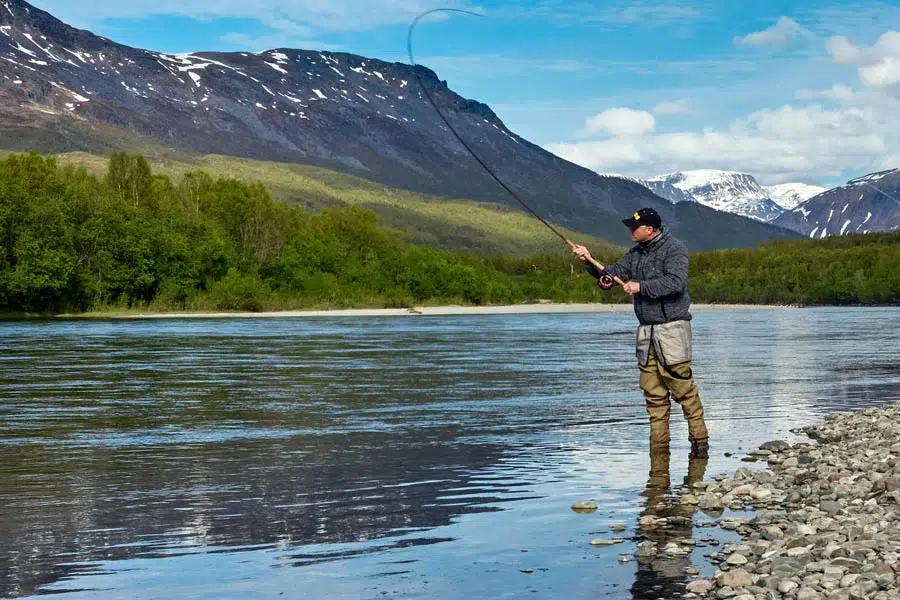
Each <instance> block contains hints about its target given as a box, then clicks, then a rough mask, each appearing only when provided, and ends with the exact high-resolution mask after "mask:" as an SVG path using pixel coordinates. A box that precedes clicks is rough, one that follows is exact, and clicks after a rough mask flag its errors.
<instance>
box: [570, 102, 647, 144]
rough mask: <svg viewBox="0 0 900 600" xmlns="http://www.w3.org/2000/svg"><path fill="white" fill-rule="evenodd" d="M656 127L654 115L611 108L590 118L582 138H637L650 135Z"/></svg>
mask: <svg viewBox="0 0 900 600" xmlns="http://www.w3.org/2000/svg"><path fill="white" fill-rule="evenodd" d="M655 127H656V119H654V118H653V115H651V114H650V113H648V112H646V111H643V110H632V109H630V108H610V109H607V110H604V111H603V112H601V113H599V114H596V115H594V116H593V117H591V118H589V119H588V120H587V122H586V123H585V124H584V129H582V130H581V134H580V135H581V137H592V136H596V135H601V134H608V135H613V136H616V137H635V136H642V135H645V134H648V133H650V132H651V131H653V129H654V128H655Z"/></svg>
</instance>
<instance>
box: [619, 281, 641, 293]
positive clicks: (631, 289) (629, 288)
mask: <svg viewBox="0 0 900 600" xmlns="http://www.w3.org/2000/svg"><path fill="white" fill-rule="evenodd" d="M622 289H623V290H625V293H626V294H631V295H632V296H635V295H637V294H640V293H641V284H640V283H639V282H637V281H626V282H625V285H623V286H622Z"/></svg>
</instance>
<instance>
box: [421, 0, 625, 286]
mask: <svg viewBox="0 0 900 600" xmlns="http://www.w3.org/2000/svg"><path fill="white" fill-rule="evenodd" d="M438 12H454V13H462V14H465V15H471V16H474V17H483V16H484V15H482V14H480V13H476V12H472V11H470V10H465V9H462V8H434V9H432V10H428V11H425V12H423V13H422V14H420V15H419V16H418V17H416V18H415V19H414V20H413V22H412V23H410V25H409V33H408V34H407V36H406V51H407V53H408V54H409V63H410V65H411V66H412V67H413V69H412V71H413V75H415V77H416V79H417V80H418V82H419V87H420V88H421V89H422V91H423V92H425V97H426V98H427V99H428V102H429V104H431V107H432V108H433V109H434V112H436V113H437V115H438V117H440V119H441V121H443V123H444V125H446V126H447V129H449V130H450V133H452V134H453V137H455V138H456V140H457V141H458V142H459V143H460V144H462V147H463V148H465V149H466V151H467V152H468V153H469V154H470V155H471V156H472V158H474V159H475V162H477V163H478V164H479V165H481V168H482V169H484V171H485V172H486V173H487V174H488V175H490V176H491V178H492V179H493V180H494V181H496V182H497V183H498V184H499V185H500V187H502V188H503V189H504V190H506V191H507V193H509V195H510V196H512V197H513V198H514V199H515V200H516V202H518V203H519V204H521V205H522V207H523V208H524V209H525V210H527V211H528V212H529V213H531V214H532V215H533V216H534V217H536V218H537V219H538V220H539V221H540V222H541V223H543V224H544V225H545V226H546V227H547V229H549V230H550V231H552V232H553V233H554V234H556V236H557V237H558V238H559V239H561V240H562V241H564V242H565V243H566V244H568V246H569V248H572V249H575V246H576V245H575V244H574V243H573V242H572V240H570V239H569V238H567V237H566V236H564V235H563V234H562V233H560V232H559V230H558V229H556V227H554V226H553V225H551V224H550V223H548V222H547V220H546V219H544V217H542V216H541V215H539V214H538V213H537V212H536V211H535V210H534V209H532V208H531V207H530V206H528V204H526V203H525V201H524V200H522V198H520V197H519V195H518V194H517V193H515V192H514V191H513V190H512V189H510V187H509V186H508V185H506V183H504V182H503V180H502V179H500V177H499V176H498V175H497V174H496V173H495V172H494V170H493V169H491V168H490V167H489V166H488V165H487V163H485V162H484V161H483V160H482V159H481V157H480V156H478V153H476V152H475V150H473V149H472V147H471V146H469V144H467V143H466V141H465V140H464V139H463V138H462V136H461V135H459V133H458V132H457V131H456V129H454V127H453V125H451V124H450V121H449V120H448V119H447V117H445V116H444V113H442V112H441V109H440V108H438V105H437V102H435V100H434V97H433V96H432V94H431V92H430V91H429V89H428V88H427V87H426V86H425V82H424V81H423V80H422V77H421V76H420V75H419V71H418V69H416V67H417V66H418V65H417V64H416V59H415V57H414V56H413V43H412V38H413V31H414V30H415V28H416V25H418V24H419V21H421V20H422V19H424V18H425V17H427V16H428V15H431V14H434V13H438ZM586 260H587V261H588V262H590V263H591V264H592V265H594V266H595V267H596V268H597V269H599V270H600V271H603V270H605V269H606V267H605V266H603V265H602V264H601V263H600V262H598V261H597V260H596V259H595V258H594V257H593V256H590V257H588V258H587V259H586ZM603 277H604V278H609V279H611V280H613V281H614V282H615V283H618V284H619V285H621V286H624V285H625V283H624V282H623V281H622V280H621V279H619V278H618V277H610V276H608V275H606V276H603ZM607 281H608V280H607ZM610 287H611V286H610Z"/></svg>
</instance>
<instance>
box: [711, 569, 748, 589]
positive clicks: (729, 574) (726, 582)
mask: <svg viewBox="0 0 900 600" xmlns="http://www.w3.org/2000/svg"><path fill="white" fill-rule="evenodd" d="M716 583H718V584H719V586H720V587H730V588H732V589H740V588H745V587H747V586H751V585H753V576H752V575H750V573H748V572H747V571H745V570H744V569H732V570H730V571H720V572H719V573H718V574H717V575H716Z"/></svg>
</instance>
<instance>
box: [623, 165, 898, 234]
mask: <svg viewBox="0 0 900 600" xmlns="http://www.w3.org/2000/svg"><path fill="white" fill-rule="evenodd" d="M638 181H640V183H642V184H643V185H646V186H647V187H648V188H649V189H651V190H652V191H653V192H654V193H656V194H658V195H660V196H662V197H663V198H667V199H668V200H671V201H672V202H693V203H699V204H703V205H704V206H709V207H711V208H715V209H716V210H721V211H726V212H731V213H735V214H740V215H744V216H747V217H750V218H753V219H758V220H761V221H767V222H770V223H772V224H773V225H777V226H778V227H784V228H786V229H790V230H792V231H796V232H798V233H801V234H803V235H805V236H809V237H826V236H830V235H845V234H848V233H866V232H871V231H893V230H895V229H897V228H898V225H900V169H893V170H889V171H881V172H878V173H871V174H869V175H865V176H863V177H859V178H857V179H853V180H851V181H849V182H847V184H845V185H842V186H840V187H837V188H834V189H828V188H823V187H819V186H813V185H808V184H804V183H785V184H781V185H776V186H772V187H763V186H761V185H759V183H758V182H757V181H756V179H755V178H754V177H753V176H752V175H749V174H747V173H737V172H733V171H714V170H696V171H680V172H677V173H670V174H667V175H660V176H658V177H653V178H651V179H648V180H638Z"/></svg>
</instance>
